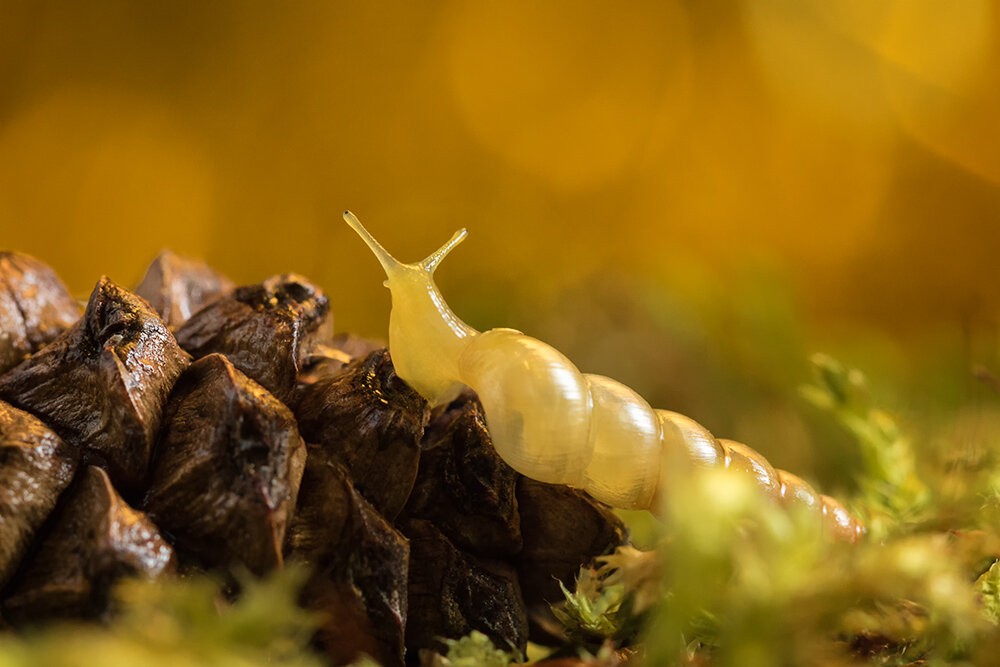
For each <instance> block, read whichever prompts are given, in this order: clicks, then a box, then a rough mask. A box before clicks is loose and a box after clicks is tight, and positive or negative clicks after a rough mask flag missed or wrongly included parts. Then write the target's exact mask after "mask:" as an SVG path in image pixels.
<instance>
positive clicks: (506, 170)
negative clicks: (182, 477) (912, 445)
mask: <svg viewBox="0 0 1000 667" xmlns="http://www.w3.org/2000/svg"><path fill="white" fill-rule="evenodd" d="M345 208H350V209H352V210H354V211H355V212H356V213H357V214H358V215H359V216H360V217H361V219H362V220H363V221H364V222H365V223H366V224H367V225H368V226H369V228H370V229H371V230H373V232H374V233H375V234H376V235H377V236H378V237H379V238H380V239H381V240H382V241H383V243H384V244H385V245H386V246H387V247H388V248H389V249H390V250H391V251H394V252H396V253H397V254H398V255H399V256H401V258H403V259H410V260H413V259H418V258H420V257H422V256H423V255H425V254H427V253H429V252H430V251H431V250H433V249H434V248H436V247H437V245H438V244H439V243H441V242H443V241H444V240H445V239H447V238H448V236H449V235H450V234H451V232H452V231H453V230H454V229H455V228H457V227H459V226H466V227H468V228H469V229H470V237H469V240H468V241H467V242H466V244H465V245H464V246H463V247H462V248H461V249H459V250H458V251H457V252H456V253H455V254H454V255H453V256H452V257H450V258H449V259H448V260H447V261H446V263H445V265H444V268H443V269H442V270H441V271H440V272H439V275H440V280H441V282H442V285H443V289H444V292H445V294H446V295H447V296H448V297H449V299H450V300H451V301H452V302H453V305H454V307H455V309H456V311H457V312H459V314H461V315H464V316H466V317H468V318H469V319H470V320H471V323H472V324H474V325H475V326H478V327H482V328H485V327H490V326H497V325H504V324H506V325H511V326H517V327H519V328H522V329H524V330H526V331H528V332H530V333H534V334H536V335H539V336H540V337H544V338H547V339H548V340H550V341H551V342H553V343H555V344H556V345H557V346H559V347H561V348H563V349H565V350H566V351H567V352H569V353H570V354H571V356H573V358H574V359H576V360H577V361H578V362H579V363H580V365H581V366H583V367H584V368H586V369H587V370H599V371H601V372H606V373H608V374H610V375H615V376H617V377H619V378H622V379H624V380H626V381H629V382H632V383H633V384H635V385H636V386H637V387H638V388H640V389H642V390H643V391H644V392H646V393H647V394H648V395H650V396H651V398H652V399H653V401H654V403H655V402H657V401H662V402H661V403H660V404H661V405H665V403H663V402H670V403H669V404H670V405H671V406H674V407H679V408H681V409H686V410H690V411H692V412H694V413H695V416H696V417H698V418H700V419H702V420H705V421H706V423H709V424H711V425H712V426H713V428H716V429H717V430H719V431H723V432H726V433H727V434H730V435H737V436H741V437H746V438H747V439H749V440H751V441H754V438H756V439H757V440H756V443H757V444H758V445H759V446H761V448H762V449H765V450H766V449H767V442H766V441H767V440H768V439H769V438H772V439H778V440H783V441H788V442H796V441H798V440H802V437H799V435H798V434H799V431H798V430H796V429H798V428H799V427H798V426H796V423H797V422H796V421H795V419H792V420H791V421H790V422H789V421H788V419H785V420H784V421H781V422H780V424H779V425H778V426H776V424H778V422H775V421H774V420H775V418H774V417H773V413H774V412H775V410H777V411H778V412H781V411H782V410H785V411H788V410H791V408H787V406H786V403H779V404H778V405H777V407H775V405H773V404H768V405H766V406H765V407H766V408H767V409H766V410H764V409H763V408H762V410H761V412H760V414H761V415H764V416H762V417H757V416H755V415H756V414H757V413H756V412H755V411H754V410H753V409H750V408H748V406H751V407H752V406H753V405H756V404H757V403H759V402H760V401H761V400H765V402H766V397H767V396H768V395H769V394H768V392H769V391H771V392H772V393H775V392H776V393H778V394H781V395H782V396H785V389H786V388H788V387H791V388H792V389H794V386H795V384H796V383H797V381H798V379H799V378H800V376H801V373H802V372H803V371H802V369H803V368H804V366H805V363H804V361H801V360H804V359H805V358H806V357H807V355H808V353H809V352H811V351H812V350H814V349H817V348H819V347H823V346H833V347H834V348H836V349H838V350H840V351H841V352H843V353H845V354H847V355H848V357H852V358H851V359H850V361H854V362H856V363H859V364H861V365H865V366H866V367H868V368H875V369H882V368H895V369H896V371H898V372H899V373H900V377H907V373H909V374H910V376H911V379H913V380H914V381H915V382H920V381H924V382H928V383H933V384H935V386H939V385H941V382H940V381H938V380H937V379H932V381H928V380H927V377H926V376H927V373H928V372H929V371H928V370H927V369H928V366H927V365H925V364H924V365H921V364H917V363H916V362H915V361H914V360H913V358H912V355H911V354H910V353H909V352H908V351H907V350H909V349H911V348H907V347H906V346H907V345H908V344H909V343H908V342H907V341H912V340H914V339H921V340H924V339H927V338H934V337H937V338H939V339H941V340H944V341H945V343H943V344H942V345H941V346H939V347H938V348H934V349H941V350H945V351H944V352H942V353H941V354H940V368H944V369H946V371H947V372H948V373H952V374H953V376H954V377H957V378H959V379H957V380H954V382H951V381H950V380H949V382H951V384H954V385H955V386H956V387H959V388H960V387H962V386H965V384H964V383H965V380H963V379H961V377H962V376H963V374H964V373H965V371H966V370H967V368H968V366H969V365H970V363H973V362H974V363H983V364H985V365H986V366H988V367H989V366H990V365H991V364H993V362H994V361H995V360H996V358H995V355H996V349H997V347H996V342H997V341H996V325H995V314H996V312H997V306H998V305H1000V281H998V280H997V267H998V264H1000V262H998V257H1000V7H998V5H997V4H996V3H994V2H991V1H990V0H934V1H928V0H896V1H889V0H880V1H874V0H838V1H836V2H830V1H828V0H758V1H753V0H747V1H745V2H721V1H720V2H713V1H708V2H700V1H699V2H695V1H693V0H692V1H688V2H683V1H680V0H647V1H642V2H617V3H598V2H580V1H579V0H558V1H555V0H546V1H536V2H529V1H514V0H504V1H502V2H492V1H481V2H438V3H427V2H378V1H372V2H367V1H366V2H356V3H347V2H281V3H263V2H236V1H230V2H221V1H219V2H138V1H137V2H125V1H110V2H69V1H67V2H45V1H39V2H17V1H15V2H10V1H8V2H3V3H0V232H2V234H0V245H2V246H4V247H6V248H11V249H19V250H24V251H27V252H30V253H32V254H35V255H37V256H38V257H40V258H42V259H44V260H45V261H47V262H49V263H51V264H52V265H53V266H54V267H56V269H57V270H58V271H59V272H60V273H61V275H62V276H63V277H64V278H65V280H66V281H67V282H68V283H69V285H70V286H71V288H72V289H73V290H74V291H75V292H78V293H79V294H80V295H81V296H85V295H86V293H87V292H88V291H89V289H90V287H91V286H92V285H93V283H94V282H95V281H96V279H97V277H98V276H99V275H100V274H101V273H107V274H109V275H110V276H111V277H112V278H114V279H116V280H118V281H120V282H123V283H126V284H132V283H134V282H135V281H137V280H138V278H139V277H140V276H141V274H142V271H143V270H144V267H145V266H146V265H147V264H148V262H149V261H150V260H151V259H152V257H153V256H154V255H155V254H156V252H157V251H158V250H159V249H160V248H161V247H164V246H169V247H171V248H172V249H174V250H175V251H177V252H181V253H186V254H191V255H197V256H201V257H203V258H205V259H207V260H208V261H209V262H211V263H213V264H214V265H216V266H217V267H218V268H220V269H222V270H223V271H224V272H226V273H228V274H230V275H231V276H232V277H233V278H234V279H236V280H237V281H240V282H252V281H257V280H259V279H261V278H263V277H266V276H267V275H270V274H272V273H276V272H282V271H289V270H296V271H299V272H301V273H304V274H306V275H308V276H310V277H311V278H313V279H314V280H315V281H317V282H319V283H320V284H321V285H323V286H324V287H325V288H326V289H327V291H328V292H329V293H330V295H331V298H332V302H333V308H334V313H335V317H336V324H337V328H338V329H351V330H354V331H358V332H360V333H363V334H369V335H377V334H381V333H382V332H383V331H384V330H385V326H386V321H387V310H388V299H387V295H386V293H385V292H384V290H383V289H382V288H381V286H380V283H381V278H380V276H379V269H378V267H377V265H376V263H375V261H374V259H373V258H372V257H371V256H370V255H369V254H368V252H367V251H366V250H365V249H364V248H363V246H362V245H361V244H360V242H359V241H358V240H357V239H356V238H354V237H353V236H352V234H351V232H350V231H349V230H348V228H347V227H346V226H345V225H343V224H342V223H341V222H340V211H341V210H343V209H345ZM921 349H925V348H921ZM934 355H937V353H936V352H935V353H934ZM800 361H801V363H800ZM926 361H927V360H926V359H923V360H921V363H924V362H926ZM713 369H714V370H713ZM775 369H787V370H775ZM907 369H911V370H907ZM912 369H919V370H912ZM949 377H952V376H949ZM734 378H744V380H737V379H734ZM745 378H753V379H751V380H745ZM761 378H763V379H761ZM951 384H949V385H948V386H951ZM741 391H742V392H743V394H745V395H746V396H748V397H750V398H747V399H746V400H738V396H739V394H740V392H741ZM955 391H956V392H959V393H960V391H962V390H961V389H956V390H955ZM915 393H918V392H915ZM720 395H722V396H724V397H725V398H726V400H730V401H732V402H733V405H736V406H737V407H735V408H733V409H732V410H731V411H728V412H727V411H726V410H725V409H723V408H719V407H718V405H720V400H721V399H720V398H719V396H720ZM734 395H735V396H737V398H733V397H734ZM956 395H957V394H956ZM760 396H764V397H765V399H760V398H759V397H760ZM782 400H784V399H782ZM782 406H786V407H782ZM755 420H763V421H762V422H761V423H760V424H758V423H757V422H756V421H755ZM786 422H788V423H786ZM788 424H791V425H790V426H789V425H788ZM776 433H777V435H775V434H776ZM779 436H780V437H779ZM761 441H764V442H763V444H761ZM777 456H778V458H779V459H780V457H781V454H778V455H777ZM779 463H783V464H786V465H794V462H791V463H789V462H787V461H781V460H779Z"/></svg>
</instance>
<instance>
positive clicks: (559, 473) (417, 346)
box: [344, 211, 864, 542]
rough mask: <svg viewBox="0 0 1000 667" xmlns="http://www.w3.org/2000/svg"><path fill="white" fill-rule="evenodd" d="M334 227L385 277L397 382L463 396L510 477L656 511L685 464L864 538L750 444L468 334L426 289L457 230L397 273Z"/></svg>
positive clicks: (558, 363)
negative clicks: (742, 478)
mask: <svg viewBox="0 0 1000 667" xmlns="http://www.w3.org/2000/svg"><path fill="white" fill-rule="evenodd" d="M344 220H345V221H346V222H347V224H348V225H350V226H351V228H352V229H354V231H355V232H357V233H358V235H359V236H361V238H362V239H363V240H364V242H365V243H366V244H367V245H368V247H369V248H371V250H372V252H373V253H374V254H375V256H376V257H377V258H378V261H379V263H381V265H382V268H383V269H384V270H385V273H386V277H387V279H386V281H385V283H384V284H385V286H386V287H388V288H389V291H390V292H391V295H392V310H391V313H390V316H389V349H390V351H391V354H392V360H393V364H394V365H395V368H396V373H397V375H398V376H399V377H400V378H402V379H403V380H404V381H405V382H407V383H408V384H409V385H410V386H412V387H413V388H414V389H415V390H416V391H417V392H418V393H420V394H421V395H422V396H423V397H424V398H426V399H427V401H428V402H429V403H430V404H431V405H432V406H433V405H441V404H443V403H447V402H449V401H450V400H452V399H453V398H454V397H455V396H456V395H457V394H458V392H459V391H460V390H461V388H462V386H463V385H466V386H468V387H471V388H472V389H473V390H474V391H475V392H476V393H477V394H478V395H479V399H480V401H481V402H482V405H483V409H484V412H485V415H486V424H487V428H488V430H489V432H490V435H491V437H492V439H493V445H494V447H495V448H496V451H497V453H498V454H499V455H500V457H501V458H503V459H504V461H506V462H507V463H508V464H509V465H510V466H511V467H512V468H513V469H514V470H516V471H517V472H519V473H521V474H522V475H525V476H526V477H530V478H532V479H535V480H538V481H540V482H548V483H552V484H567V485H570V486H574V487H577V488H580V489H583V490H584V491H586V492H587V493H589V494H590V495H591V496H593V497H594V498H596V499H597V500H600V501H602V502H605V503H607V504H608V505H611V506H612V507H617V508H621V509H653V510H655V509H656V508H658V507H659V489H658V487H659V485H660V483H661V479H662V478H663V475H661V467H662V466H663V465H665V464H666V462H668V461H669V462H673V461H675V460H677V459H687V460H689V461H691V462H692V463H693V464H694V465H696V466H705V467H710V466H721V467H726V468H729V469H732V470H736V471H739V472H741V473H743V474H746V475H748V476H750V478H751V479H752V480H753V482H754V484H755V485H756V486H757V487H759V488H760V489H761V490H762V491H763V492H764V493H765V494H766V495H767V496H768V497H770V498H772V499H773V500H775V501H776V502H778V503H780V504H782V505H784V506H787V507H793V506H798V507H804V508H808V509H809V510H811V511H813V512H814V513H815V514H816V515H817V516H819V517H821V522H822V525H823V527H824V531H825V532H827V533H829V534H830V535H831V536H832V537H834V538H835V539H840V540H846V541H849V542H855V541H857V540H858V539H859V538H860V536H861V535H862V534H863V532H864V528H863V526H862V525H861V523H860V522H859V521H858V520H857V519H855V518H853V517H852V516H851V515H850V514H849V513H848V511H847V510H846V509H845V508H844V506H843V505H842V504H841V503H840V502H839V501H837V500H835V499H834V498H831V497H829V496H825V495H821V494H819V493H817V492H816V491H815V490H814V489H813V488H812V487H811V486H810V485H809V484H808V483H806V482H805V481H803V480H802V479H800V478H799V477H797V476H795V475H793V474H791V473H788V472H785V471H784V470H776V469H775V468H773V467H772V466H771V464H770V463H768V461H767V459H765V458H764V456H762V455H761V454H760V453H758V452H757V451H755V450H753V449H751V448H750V447H748V446H746V445H744V444H741V443H738V442H733V441H730V440H721V439H716V438H715V437H714V436H713V435H712V434H711V433H709V431H708V430H707V429H706V428H705V427H704V426H702V425H700V424H698V423H697V422H695V421H694V420H693V419H690V418H688V417H685V416H683V415H680V414H678V413H676V412H671V411H669V410H656V409H653V408H652V407H650V405H649V403H647V402H646V401H645V400H644V399H643V398H642V397H641V396H639V394H638V393H636V392H635V391H634V390H632V389H630V388H628V387H626V386H625V385H623V384H621V383H620V382H617V381H615V380H612V379H611V378H607V377H604V376H601V375H591V374H587V373H581V372H580V371H579V370H577V368H576V366H575V365H573V363H572V362H571V361H570V360H569V359H568V358H566V357H565V356H564V355H563V354H562V353H560V352H559V351H558V350H556V349H555V348H553V347H551V346H550V345H547V344H545V343H543V342H541V341H540V340H537V339H535V338H532V337H530V336H527V335H525V334H523V333H521V332H520V331H516V330H514V329H505V328H500V329H490V330H489V331H483V332H479V331H476V330H475V329H473V328H472V327H470V326H469V325H467V324H466V323H465V322H463V321H462V320H461V319H459V317H458V316H457V315H455V313H453V312H452V310H451V308H449V307H448V304H447V303H446V302H445V300H444V297H442V296H441V292H440V291H439V290H438V288H437V286H436V285H435V283H434V271H435V270H436V269H437V267H438V266H439V265H440V264H441V261H442V260H443V259H444V258H445V256H446V255H447V254H448V253H449V252H451V250H452V249H454V248H455V246H457V245H458V244H459V243H460V242H461V241H462V240H463V239H464V238H465V235H466V231H465V230H464V229H460V230H459V231H457V232H455V234H454V235H453V236H452V237H451V239H449V240H448V242H447V243H445V244H444V245H443V246H441V248H440V249H438V250H437V251H436V252H434V253H433V254H432V255H430V256H429V257H428V258H427V259H425V260H423V261H421V262H418V263H415V264H404V263H402V262H399V261H398V260H396V259H395V258H394V257H393V256H392V255H390V254H389V253H388V252H387V251H386V250H385V249H384V248H383V247H382V246H381V245H380V244H379V243H378V241H376V240H375V238H374V237H373V236H372V235H371V234H370V233H369V232H368V231H367V230H366V229H365V228H364V226H362V224H361V222H360V221H359V220H358V219H357V217H355V216H354V215H353V214H352V213H351V212H350V211H346V212H345V213H344Z"/></svg>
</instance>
